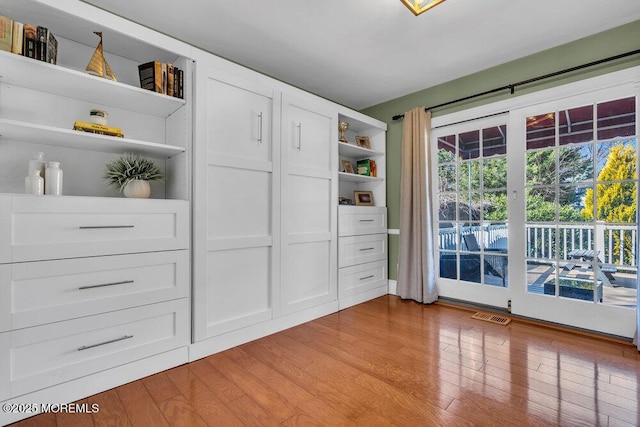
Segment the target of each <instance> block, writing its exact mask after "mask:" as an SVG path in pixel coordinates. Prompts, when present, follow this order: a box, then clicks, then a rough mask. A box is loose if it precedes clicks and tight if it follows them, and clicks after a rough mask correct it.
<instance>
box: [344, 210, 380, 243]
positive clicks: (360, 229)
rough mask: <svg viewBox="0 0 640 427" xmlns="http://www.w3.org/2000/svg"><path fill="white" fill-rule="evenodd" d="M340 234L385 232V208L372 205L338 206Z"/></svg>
mask: <svg viewBox="0 0 640 427" xmlns="http://www.w3.org/2000/svg"><path fill="white" fill-rule="evenodd" d="M338 233H339V235H340V236H353V235H362V234H380V233H387V208H386V207H372V206H339V207H338Z"/></svg>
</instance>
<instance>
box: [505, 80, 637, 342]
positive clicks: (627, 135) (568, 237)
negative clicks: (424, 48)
mask: <svg viewBox="0 0 640 427" xmlns="http://www.w3.org/2000/svg"><path fill="white" fill-rule="evenodd" d="M637 98H638V97H637V96H635V95H634V94H633V91H629V89H628V88H615V89H607V90H602V91H598V92H590V93H586V94H583V95H578V96H573V97H570V98H565V99H561V100H558V101H554V102H549V103H545V104H540V105H536V106H533V107H528V108H523V109H521V110H518V111H513V112H512V123H513V127H512V128H513V129H512V133H513V134H515V135H518V141H519V142H520V144H521V145H520V146H521V147H522V149H521V150H518V151H517V152H516V151H514V157H513V158H512V159H510V160H511V161H512V166H513V167H512V169H511V170H512V171H513V174H512V175H510V180H511V179H513V180H514V183H517V187H518V188H519V190H518V193H519V194H521V195H522V196H521V197H519V203H518V209H519V212H518V214H517V215H514V219H515V218H518V220H517V222H515V224H517V225H518V230H519V232H518V233H517V234H515V233H514V239H517V241H518V242H519V245H518V246H519V250H518V251H517V253H515V254H514V255H515V256H516V257H515V259H514V262H513V263H512V264H513V265H514V268H515V269H517V271H518V273H517V274H515V272H514V274H513V275H512V277H513V280H514V281H515V280H518V285H517V286H514V287H513V289H512V291H513V292H514V295H513V311H514V313H518V314H521V315H524V316H528V317H535V318H540V319H544V320H549V321H552V322H556V323H562V324H567V325H572V326H576V327H580V328H586V329H590V330H596V331H600V332H604V333H608V334H614V335H619V336H624V337H631V336H633V333H634V331H635V328H636V321H635V319H636V307H637V300H638V292H637V274H638V266H637V253H636V251H637V247H638V235H637V225H638V219H637V218H638V212H637V207H638V200H637V197H638V196H637V194H638V99H637ZM514 188H515V187H514ZM514 271H515V270H514Z"/></svg>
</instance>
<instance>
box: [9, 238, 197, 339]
mask: <svg viewBox="0 0 640 427" xmlns="http://www.w3.org/2000/svg"><path fill="white" fill-rule="evenodd" d="M7 269H10V272H9V273H8V274H9V277H8V278H6V277H3V276H4V274H3V272H4V271H5V270H7ZM7 279H8V280H7ZM0 287H2V288H3V290H0V295H5V294H6V295H7V296H9V298H6V299H4V300H2V301H0V310H2V313H9V319H8V320H9V322H8V324H4V325H3V322H2V319H3V318H6V316H4V315H0V316H3V317H0V332H2V331H5V330H9V329H19V328H25V327H30V326H35V325H40V324H44V323H49V322H57V321H60V320H68V319H73V318H76V317H81V316H88V315H93V314H98V313H105V312H108V311H112V310H120V309H123V308H129V307H135V306H139V305H145V304H151V303H156V302H160V301H168V300H171V299H177V298H183V297H186V296H187V295H188V292H189V252H188V251H186V250H180V251H167V252H153V253H143V254H132V255H115V256H109V257H94V258H76V259H65V260H57V261H37V262H24V263H15V264H5V265H3V266H0ZM5 288H8V289H9V290H8V291H6V292H5V291H4V289H5ZM5 320H7V319H5Z"/></svg>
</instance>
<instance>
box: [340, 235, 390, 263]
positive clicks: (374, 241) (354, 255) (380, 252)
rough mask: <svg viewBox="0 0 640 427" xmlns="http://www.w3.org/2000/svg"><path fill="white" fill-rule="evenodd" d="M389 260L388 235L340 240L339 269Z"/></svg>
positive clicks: (349, 237) (342, 238) (350, 237)
mask: <svg viewBox="0 0 640 427" xmlns="http://www.w3.org/2000/svg"><path fill="white" fill-rule="evenodd" d="M386 259H387V235H386V234H367V235H364V236H348V237H340V238H338V267H339V268H342V267H349V266H351V265H357V264H364V263H366V262H373V261H381V260H386Z"/></svg>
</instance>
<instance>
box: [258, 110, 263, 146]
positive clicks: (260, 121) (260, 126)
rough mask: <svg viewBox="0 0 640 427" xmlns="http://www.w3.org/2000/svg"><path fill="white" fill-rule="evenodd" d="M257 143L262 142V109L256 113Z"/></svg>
mask: <svg viewBox="0 0 640 427" xmlns="http://www.w3.org/2000/svg"><path fill="white" fill-rule="evenodd" d="M258 143H260V144H262V111H260V113H259V114H258Z"/></svg>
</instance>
